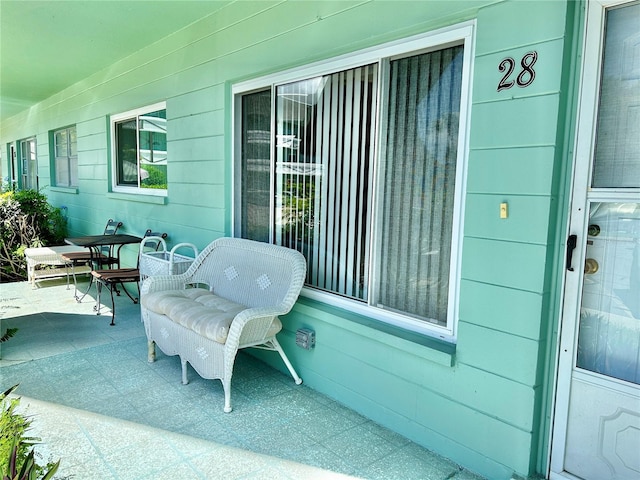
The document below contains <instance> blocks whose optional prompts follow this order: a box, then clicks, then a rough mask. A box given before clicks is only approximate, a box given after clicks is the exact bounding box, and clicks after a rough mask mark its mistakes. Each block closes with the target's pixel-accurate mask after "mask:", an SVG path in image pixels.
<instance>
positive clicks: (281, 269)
mask: <svg viewBox="0 0 640 480" xmlns="http://www.w3.org/2000/svg"><path fill="white" fill-rule="evenodd" d="M305 274H306V261H305V258H304V257H303V255H302V254H300V253H299V252H297V251H295V250H291V249H288V248H285V247H279V246H275V245H269V244H266V243H260V242H255V241H251V240H244V239H239V238H221V239H218V240H215V241H214V242H212V243H211V244H209V245H208V246H207V247H206V248H205V249H204V250H203V251H202V252H201V253H200V255H198V257H196V259H195V261H194V262H193V264H192V265H191V267H189V269H188V270H187V271H186V272H185V273H183V274H180V275H172V276H170V275H166V276H152V277H149V278H147V279H146V280H144V281H143V282H142V286H141V312H142V321H143V322H144V325H145V331H146V334H147V339H148V343H149V352H148V360H149V361H150V362H153V361H154V360H155V346H156V345H157V346H158V347H160V349H161V350H162V351H163V352H164V353H165V354H167V355H179V356H180V360H181V364H182V383H183V384H187V383H188V379H187V363H189V364H191V366H192V367H193V368H194V369H195V370H196V372H197V373H198V374H199V375H200V376H201V377H203V378H207V379H219V380H220V381H221V382H222V386H223V389H224V395H225V405H224V411H225V412H230V411H231V410H232V407H231V377H232V375H233V365H234V362H235V358H236V354H237V352H238V350H239V349H241V348H248V347H255V348H262V349H266V350H272V351H276V352H278V353H279V354H280V356H281V357H282V360H283V361H284V363H285V365H286V366H287V368H288V370H289V372H290V373H291V376H292V377H293V379H294V380H295V383H296V384H298V385H299V384H300V383H302V380H301V379H300V377H299V376H298V374H297V373H296V371H295V370H294V368H293V366H292V365H291V362H290V361H289V359H288V358H287V356H286V354H285V353H284V351H283V350H282V347H281V346H280V343H279V342H278V340H277V339H276V334H277V333H278V332H279V331H280V330H281V329H282V323H281V322H280V319H279V318H278V315H284V314H285V313H287V312H289V310H291V308H292V307H293V304H294V303H295V301H296V300H297V298H298V295H299V293H300V290H301V289H302V285H303V283H304V279H305Z"/></svg>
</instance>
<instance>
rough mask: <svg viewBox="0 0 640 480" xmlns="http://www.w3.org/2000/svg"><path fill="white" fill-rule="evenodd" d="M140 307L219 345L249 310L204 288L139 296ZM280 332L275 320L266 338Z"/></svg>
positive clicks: (279, 324) (277, 321) (278, 322)
mask: <svg viewBox="0 0 640 480" xmlns="http://www.w3.org/2000/svg"><path fill="white" fill-rule="evenodd" d="M142 305H144V307H145V308H147V309H149V310H151V311H152V312H155V313H158V314H161V315H166V316H167V317H168V318H169V319H170V320H172V321H174V322H176V323H178V324H180V325H182V326H184V327H186V328H188V329H190V330H193V331H194V332H196V333H197V334H199V335H201V336H203V337H206V338H209V339H211V340H213V341H215V342H218V343H225V342H226V341H227V335H228V334H229V327H230V326H231V322H232V321H233V319H234V318H235V316H236V315H237V314H238V313H240V312H241V311H243V310H246V309H247V308H248V307H246V306H244V305H241V304H239V303H234V302H232V301H230V300H227V299H225V298H222V297H219V296H218V295H215V294H214V293H213V292H210V291H209V290H206V289H203V288H188V289H185V290H168V291H161V292H153V293H150V294H148V295H143V296H142ZM281 329H282V324H281V323H280V321H279V319H277V318H276V320H275V321H274V322H273V325H272V326H271V331H270V332H269V335H267V336H272V335H275V334H276V333H278V332H279V331H280V330H281Z"/></svg>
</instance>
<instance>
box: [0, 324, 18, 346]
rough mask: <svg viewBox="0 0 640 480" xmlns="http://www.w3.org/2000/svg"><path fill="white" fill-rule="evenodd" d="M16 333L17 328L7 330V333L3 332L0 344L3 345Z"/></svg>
mask: <svg viewBox="0 0 640 480" xmlns="http://www.w3.org/2000/svg"><path fill="white" fill-rule="evenodd" d="M17 332H18V329H17V328H7V331H6V332H4V335H2V336H0V343H4V342H6V341H7V340H9V339H10V338H11V337H13V336H14V335H15V334H16V333H17Z"/></svg>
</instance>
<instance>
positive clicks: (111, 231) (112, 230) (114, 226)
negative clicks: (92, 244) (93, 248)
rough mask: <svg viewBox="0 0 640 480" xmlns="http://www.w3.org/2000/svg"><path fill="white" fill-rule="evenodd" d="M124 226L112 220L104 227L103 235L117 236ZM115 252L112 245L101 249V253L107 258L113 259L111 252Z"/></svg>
mask: <svg viewBox="0 0 640 480" xmlns="http://www.w3.org/2000/svg"><path fill="white" fill-rule="evenodd" d="M121 226H122V222H118V221H116V220H114V219H112V218H110V219H109V220H108V221H107V224H106V225H105V227H104V232H103V235H115V234H116V233H117V232H118V229H119V228H120V227H121ZM112 251H113V246H112V245H105V246H103V247H100V252H101V253H102V254H104V255H106V256H107V257H111V256H112V255H111V252H112Z"/></svg>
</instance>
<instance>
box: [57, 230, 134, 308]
mask: <svg viewBox="0 0 640 480" xmlns="http://www.w3.org/2000/svg"><path fill="white" fill-rule="evenodd" d="M120 227H122V222H119V221H116V220H113V219H112V218H110V219H109V220H108V221H107V224H106V225H105V227H104V232H103V235H115V234H116V233H117V232H118V229H119V228H120ZM60 258H62V259H63V260H64V261H65V262H66V265H67V268H68V267H69V266H70V267H71V275H72V276H73V286H74V292H73V296H74V298H75V299H76V301H77V302H81V301H82V299H83V298H84V297H85V296H86V295H87V293H89V290H90V289H91V284H92V283H93V278H91V279H90V281H89V286H88V287H87V290H86V291H85V292H84V293H83V294H82V296H80V297H78V283H77V280H76V267H79V266H82V265H89V264H91V263H93V265H90V266H91V268H92V269H93V268H104V267H112V266H113V265H118V266H120V265H119V264H118V262H119V259H118V258H117V257H116V256H114V255H113V245H106V246H104V247H101V248H100V251H99V252H98V254H96V252H92V251H91V249H86V250H85V251H82V252H70V253H63V254H62V255H60Z"/></svg>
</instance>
